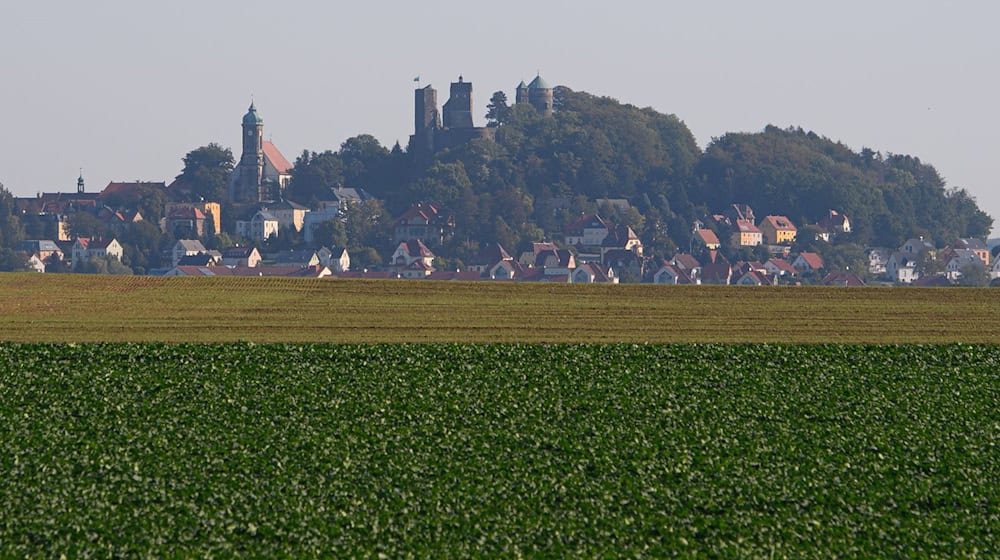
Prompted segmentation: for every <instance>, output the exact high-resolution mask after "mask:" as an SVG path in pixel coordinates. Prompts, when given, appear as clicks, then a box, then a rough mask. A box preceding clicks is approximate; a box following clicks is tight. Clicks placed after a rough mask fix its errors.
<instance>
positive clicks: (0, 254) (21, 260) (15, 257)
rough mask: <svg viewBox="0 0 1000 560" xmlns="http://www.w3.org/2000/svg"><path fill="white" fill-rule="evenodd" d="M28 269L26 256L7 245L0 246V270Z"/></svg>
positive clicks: (19, 270)
mask: <svg viewBox="0 0 1000 560" xmlns="http://www.w3.org/2000/svg"><path fill="white" fill-rule="evenodd" d="M25 270H28V257H27V256H26V255H25V254H24V253H20V252H17V251H15V250H13V249H8V248H7V247H2V248H0V272H23V271H25Z"/></svg>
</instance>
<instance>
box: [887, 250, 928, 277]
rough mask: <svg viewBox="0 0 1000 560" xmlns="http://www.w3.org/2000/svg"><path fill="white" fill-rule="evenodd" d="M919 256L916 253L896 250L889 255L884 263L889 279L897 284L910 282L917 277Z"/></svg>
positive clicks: (918, 275)
mask: <svg viewBox="0 0 1000 560" xmlns="http://www.w3.org/2000/svg"><path fill="white" fill-rule="evenodd" d="M919 258H920V257H919V255H917V254H916V253H906V252H902V251H897V252H895V253H893V254H892V255H890V256H889V260H888V262H886V265H885V268H886V272H887V273H888V276H889V280H891V281H892V282H896V283H898V284H912V283H913V282H914V281H916V280H917V279H919V278H920V273H919V272H918V271H917V261H918V260H919Z"/></svg>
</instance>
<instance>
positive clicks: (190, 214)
mask: <svg viewBox="0 0 1000 560" xmlns="http://www.w3.org/2000/svg"><path fill="white" fill-rule="evenodd" d="M205 220H206V217H205V213H204V212H202V211H201V210H199V209H198V208H195V207H194V206H180V207H175V208H173V209H172V210H171V211H170V213H169V214H167V216H166V217H165V218H164V230H163V231H164V233H170V234H171V235H174V236H175V237H192V236H193V237H202V236H203V235H205Z"/></svg>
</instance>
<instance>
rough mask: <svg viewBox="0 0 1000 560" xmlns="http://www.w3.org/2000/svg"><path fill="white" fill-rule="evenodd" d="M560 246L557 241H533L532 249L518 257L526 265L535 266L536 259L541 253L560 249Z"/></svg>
mask: <svg viewBox="0 0 1000 560" xmlns="http://www.w3.org/2000/svg"><path fill="white" fill-rule="evenodd" d="M558 250H559V247H557V246H556V244H555V243H549V242H542V243H532V244H531V250H530V251H525V252H523V253H521V256H520V257H518V259H517V260H518V262H520V263H521V264H522V265H524V266H535V259H537V258H538V255H539V254H540V253H543V252H545V251H558Z"/></svg>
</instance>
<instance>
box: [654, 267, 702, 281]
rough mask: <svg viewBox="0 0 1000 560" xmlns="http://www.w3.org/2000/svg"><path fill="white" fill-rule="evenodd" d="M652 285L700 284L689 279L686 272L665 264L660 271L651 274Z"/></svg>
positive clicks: (689, 276)
mask: <svg viewBox="0 0 1000 560" xmlns="http://www.w3.org/2000/svg"><path fill="white" fill-rule="evenodd" d="M653 283H654V284H700V283H701V281H700V280H697V279H694V278H691V275H690V274H689V273H688V271H686V270H684V269H682V268H680V267H678V266H676V265H673V264H671V263H668V262H665V263H663V265H662V266H660V269H659V270H657V271H656V273H654V274H653Z"/></svg>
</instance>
